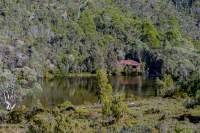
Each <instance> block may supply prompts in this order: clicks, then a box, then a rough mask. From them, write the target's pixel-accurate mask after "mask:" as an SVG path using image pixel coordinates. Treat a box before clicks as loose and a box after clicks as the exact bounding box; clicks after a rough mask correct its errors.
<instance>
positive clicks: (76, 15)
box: [0, 0, 200, 133]
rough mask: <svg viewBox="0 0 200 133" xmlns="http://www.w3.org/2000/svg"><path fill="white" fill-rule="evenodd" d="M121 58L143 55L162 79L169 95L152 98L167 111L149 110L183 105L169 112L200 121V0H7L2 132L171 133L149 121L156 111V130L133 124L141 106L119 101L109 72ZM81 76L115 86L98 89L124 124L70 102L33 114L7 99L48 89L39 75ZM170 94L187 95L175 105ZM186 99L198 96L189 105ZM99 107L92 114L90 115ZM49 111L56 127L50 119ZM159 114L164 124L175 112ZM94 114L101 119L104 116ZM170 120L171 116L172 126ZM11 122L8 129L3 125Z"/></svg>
mask: <svg viewBox="0 0 200 133" xmlns="http://www.w3.org/2000/svg"><path fill="white" fill-rule="evenodd" d="M120 60H135V61H137V62H139V63H141V64H142V65H143V70H142V71H143V73H145V74H146V76H148V77H156V84H157V88H158V89H159V90H160V93H159V94H160V96H161V97H159V98H157V97H156V98H155V99H151V100H149V101H151V102H153V103H152V104H155V105H156V104H157V103H159V101H163V103H161V105H163V106H162V107H163V108H160V110H161V111H160V110H156V109H154V108H153V107H154V105H149V106H148V107H147V108H148V109H147V110H145V109H146V107H145V108H144V109H143V110H142V112H144V113H147V114H148V113H149V111H150V112H154V113H156V112H157V113H160V112H162V111H163V110H168V108H167V107H165V105H166V104H169V106H175V105H176V106H177V107H174V108H177V110H176V111H175V113H174V112H173V111H172V112H173V113H171V112H170V113H171V114H170V113H169V115H170V116H172V117H176V118H177V119H181V118H182V117H185V116H180V118H179V117H178V116H177V115H178V114H180V115H181V114H183V113H184V112H186V113H188V112H187V111H188V110H187V108H193V109H194V110H193V111H195V112H196V114H198V117H195V118H194V119H195V120H196V119H198V120H199V121H198V122H199V123H200V118H199V117H200V110H199V106H197V105H199V104H200V1H199V0H0V91H1V93H0V102H1V105H6V106H7V107H6V109H7V110H8V111H5V110H3V109H2V111H0V112H1V113H0V125H1V126H0V132H1V129H2V132H14V131H12V125H15V128H16V129H17V130H18V131H19V132H27V131H29V132H33V133H36V132H37V133H38V132H39V133H40V132H41V133H43V132H82V131H81V130H84V129H85V130H86V132H96V131H97V132H104V131H105V132H118V131H120V132H123V133H125V132H137V131H138V132H157V131H158V132H165V131H166V130H165V129H164V125H162V124H160V123H159V124H157V123H154V122H153V121H150V120H149V119H153V118H151V117H153V116H151V117H150V116H149V117H150V118H148V119H147V120H146V118H145V120H144V121H145V122H146V123H148V122H150V123H152V124H149V125H148V126H149V127H148V126H141V125H140V126H136V127H134V128H130V127H133V125H134V124H135V123H137V122H136V121H137V120H138V119H139V120H138V121H139V122H138V123H140V124H141V123H143V122H144V121H142V119H140V118H138V116H137V114H138V112H137V111H136V110H135V109H134V111H132V112H131V111H125V110H127V109H126V108H127V107H125V105H124V102H123V100H121V99H123V98H121V97H120V96H118V97H117V96H114V97H112V98H111V95H112V86H110V84H109V83H108V79H107V76H109V75H118V74H119V73H120V70H119V69H118V62H119V61H120ZM81 73H85V74H88V75H89V74H94V75H97V79H98V84H99V87H98V88H104V89H105V88H108V89H107V90H104V89H103V90H102V89H101V92H97V93H98V94H101V96H100V97H99V99H101V100H100V103H102V104H103V105H104V106H103V107H102V108H103V109H102V113H103V114H104V112H105V114H106V116H114V118H115V119H116V121H118V119H120V120H121V115H122V114H123V115H124V114H125V118H124V120H125V121H126V122H123V123H124V125H125V126H124V125H123V127H120V126H122V125H120V124H119V123H115V122H114V124H113V123H112V121H108V122H104V120H105V119H106V120H107V118H108V119H109V120H110V117H105V119H104V118H102V119H103V120H101V118H99V117H98V116H99V114H98V113H99V109H96V108H95V109H94V108H90V109H89V110H86V109H85V108H83V109H82V108H81V107H80V108H79V109H77V110H76V109H75V108H74V107H73V106H72V105H71V104H70V103H68V102H65V103H64V104H62V105H60V106H59V107H58V108H56V109H53V110H50V109H43V108H42V107H41V108H34V109H33V110H32V111H27V110H26V109H24V108H23V107H21V108H20V111H18V110H15V109H14V108H15V107H16V103H15V102H12V101H11V102H9V103H8V101H7V100H8V99H11V97H16V98H15V100H16V101H18V102H19V101H21V100H22V99H23V97H25V96H27V95H33V94H34V93H38V92H40V91H42V86H41V84H40V82H39V80H43V79H46V80H49V79H53V78H63V77H65V76H67V75H69V74H77V75H78V74H81ZM164 97H165V98H164ZM166 97H167V98H168V97H175V99H176V98H177V97H178V98H180V97H181V98H182V99H181V100H180V99H178V100H177V101H176V103H174V105H173V102H174V101H172V99H166ZM6 99H7V100H6ZM186 99H190V100H189V101H188V100H187V102H184V101H185V100H186ZM15 100H14V101H15ZM149 101H148V99H145V100H144V101H143V102H147V103H148V102H149ZM168 102H169V103H168ZM148 104H149V103H148ZM69 105H70V106H69ZM144 105H145V103H144ZM63 106H65V107H66V106H69V107H68V108H67V109H68V110H70V111H72V112H70V111H68V112H64V111H63V108H64V107H63ZM128 106H129V105H128ZM70 107H71V108H70ZM118 108H120V109H118ZM170 108H173V107H170ZM0 109H1V108H0ZM11 110H14V112H12V111H11ZM25 110H26V111H25ZM74 110H75V113H74V112H73V111H74ZM169 110H170V109H169ZM185 110H187V111H185ZM189 110H190V109H189ZM191 110H192V109H191ZM65 111H66V110H65ZM178 111H180V112H181V111H182V112H181V113H178ZM38 112H39V113H41V114H39V115H41V117H42V118H41V119H44V121H42V120H41V119H40V118H39V116H37V117H34V115H37V113H38ZM47 112H48V113H47ZM62 112H64V113H62ZM91 112H92V116H89V117H87V116H88V114H90V115H91ZM109 112H110V113H109ZM125 112H129V113H125ZM45 113H46V114H45ZM48 114H51V116H49V117H52V119H51V122H52V123H53V124H52V123H48V124H47V121H48V119H50V118H48V119H46V115H48ZM107 114H108V115H107ZM93 115H94V116H93ZM138 115H139V114H138ZM159 115H162V116H161V117H159V118H158V119H160V121H161V119H162V120H164V119H165V117H168V116H167V115H166V114H164V115H163V114H162V113H161V114H159ZM190 115H191V114H190ZM67 116H69V117H68V118H66V117H67ZM119 116H120V118H119ZM90 117H95V118H96V117H97V121H95V118H94V119H93V118H91V119H92V120H91V119H90ZM154 117H155V118H156V119H157V117H158V116H154ZM191 117H194V116H190V118H191ZM53 118H55V119H54V120H53ZM65 118H66V120H64V119H65ZM99 119H100V120H99ZM188 119H189V118H188ZM170 120H171V119H170ZM170 120H169V119H168V120H167V121H165V122H166V124H170ZM94 121H95V122H94ZM145 122H144V123H143V124H144V125H145ZM198 122H197V123H198ZM5 123H7V125H8V126H7V128H5V127H4V126H2V125H3V124H5ZM22 123H26V124H27V123H28V126H22V125H23V124H22ZM54 123H57V125H56V126H55V125H54ZM60 123H61V124H60ZM66 123H67V124H66ZM102 123H104V124H102ZM199 123H198V124H199ZM9 124H10V126H9ZM20 124H21V125H20ZM156 124H157V125H156ZM198 124H196V125H195V126H194V125H191V123H189V124H188V123H186V124H185V125H187V126H186V127H190V128H188V129H191V130H190V131H189V130H188V131H187V130H185V129H187V128H183V127H184V124H183V123H181V124H180V125H181V126H180V125H179V128H178V129H175V131H176V132H195V131H197V132H198V131H199V130H198V129H199V128H200V125H198ZM59 125H60V126H62V127H59ZM158 125H160V126H159V127H158ZM21 126H22V127H21ZM76 126H78V129H79V130H78V129H77V130H78V131H77V130H75V128H76ZM182 126H183V127H182ZM27 127H28V128H27ZM152 127H153V128H152ZM192 127H193V128H192ZM169 128H170V127H169ZM64 129H66V130H64ZM70 129H71V130H70ZM100 129H102V130H100ZM182 129H184V130H182ZM136 130H137V131H136ZM169 131H170V132H175V131H172V130H169ZM166 132H167V131H166Z"/></svg>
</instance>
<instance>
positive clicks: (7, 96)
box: [0, 78, 16, 111]
mask: <svg viewBox="0 0 200 133" xmlns="http://www.w3.org/2000/svg"><path fill="white" fill-rule="evenodd" d="M15 90H16V86H15V79H14V78H12V79H11V80H10V81H9V82H6V83H2V82H1V84H0V102H1V104H3V105H4V106H5V108H6V110H7V111H11V110H13V109H14V108H15V106H16V92H15Z"/></svg>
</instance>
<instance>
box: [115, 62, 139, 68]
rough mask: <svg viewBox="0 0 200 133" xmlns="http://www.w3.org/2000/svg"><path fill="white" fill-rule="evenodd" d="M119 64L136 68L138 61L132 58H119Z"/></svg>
mask: <svg viewBox="0 0 200 133" xmlns="http://www.w3.org/2000/svg"><path fill="white" fill-rule="evenodd" d="M119 65H130V66H133V67H136V68H138V67H139V66H140V63H139V62H137V61H134V60H120V61H119Z"/></svg>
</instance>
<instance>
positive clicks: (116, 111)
mask: <svg viewBox="0 0 200 133" xmlns="http://www.w3.org/2000/svg"><path fill="white" fill-rule="evenodd" d="M97 80H98V85H99V89H100V90H99V91H100V94H99V95H100V100H101V103H102V104H103V107H102V113H103V114H104V115H106V116H113V117H114V118H115V119H116V120H117V121H118V120H119V119H120V118H121V117H123V116H124V113H125V112H126V111H127V107H126V104H125V103H124V102H123V100H124V99H123V97H122V96H120V95H119V96H116V95H114V96H113V93H112V86H111V85H110V84H109V83H108V78H107V74H106V71H105V70H98V71H97Z"/></svg>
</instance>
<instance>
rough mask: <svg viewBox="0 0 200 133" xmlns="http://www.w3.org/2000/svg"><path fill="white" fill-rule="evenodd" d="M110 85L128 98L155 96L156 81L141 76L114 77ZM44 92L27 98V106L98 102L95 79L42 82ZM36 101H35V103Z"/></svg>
mask: <svg viewBox="0 0 200 133" xmlns="http://www.w3.org/2000/svg"><path fill="white" fill-rule="evenodd" d="M110 83H111V85H112V86H113V92H114V93H118V92H119V93H123V94H125V96H126V98H130V97H133V96H141V97H146V96H155V95H156V89H155V81H154V80H153V79H148V78H144V77H141V76H136V77H124V76H112V77H110ZM42 88H43V92H42V94H38V96H36V97H35V98H34V99H33V98H26V100H25V101H24V104H25V105H29V106H33V105H31V103H32V104H35V103H36V102H37V103H40V104H42V105H43V106H45V107H52V106H55V105H58V104H61V103H63V102H65V101H70V102H71V103H72V104H74V105H81V104H92V103H96V102H97V101H98V99H97V96H96V92H97V80H96V78H95V77H73V78H64V79H56V80H52V81H43V82H42ZM33 100H34V101H33Z"/></svg>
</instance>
